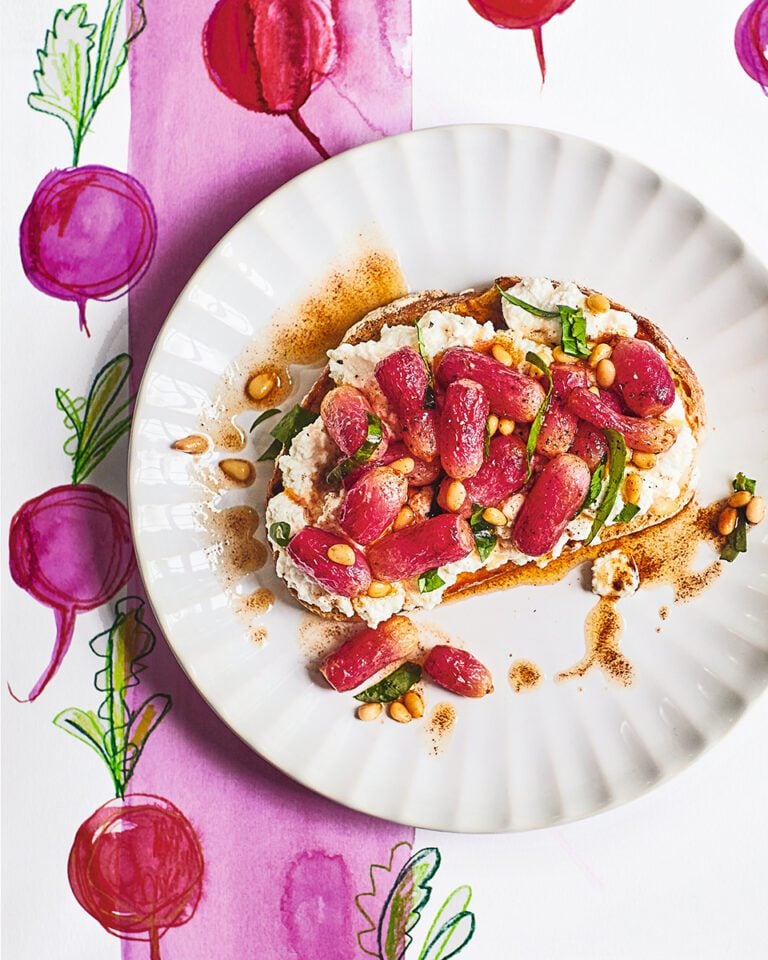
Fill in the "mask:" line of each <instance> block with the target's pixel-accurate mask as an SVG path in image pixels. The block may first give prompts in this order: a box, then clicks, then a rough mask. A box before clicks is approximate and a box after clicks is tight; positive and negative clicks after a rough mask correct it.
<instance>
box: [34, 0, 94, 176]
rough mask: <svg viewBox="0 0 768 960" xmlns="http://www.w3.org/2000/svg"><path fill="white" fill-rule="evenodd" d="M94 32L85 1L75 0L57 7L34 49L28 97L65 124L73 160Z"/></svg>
mask: <svg viewBox="0 0 768 960" xmlns="http://www.w3.org/2000/svg"><path fill="white" fill-rule="evenodd" d="M95 33H96V24H95V23H88V10H87V9H86V6H85V4H82V3H78V4H76V5H75V6H74V7H72V8H71V9H70V10H68V11H64V10H57V11H56V15H55V16H54V18H53V25H52V27H51V28H50V30H48V31H47V32H46V34H45V45H44V46H43V48H42V49H41V50H38V51H37V61H38V66H37V70H35V72H34V78H35V89H34V90H33V91H32V93H30V95H29V96H28V97H27V103H28V104H29V105H30V107H32V109H33V110H38V111H40V113H48V114H50V115H51V116H52V117H58V118H59V120H62V121H63V122H64V123H65V124H66V125H67V128H68V129H69V133H70V136H71V137H72V144H73V146H74V149H75V163H77V154H78V153H79V149H80V143H81V141H82V138H83V133H84V131H83V117H84V114H85V110H86V106H85V104H86V98H87V96H88V88H89V85H90V75H91V50H92V49H93V47H94V39H93V38H94V35H95Z"/></svg>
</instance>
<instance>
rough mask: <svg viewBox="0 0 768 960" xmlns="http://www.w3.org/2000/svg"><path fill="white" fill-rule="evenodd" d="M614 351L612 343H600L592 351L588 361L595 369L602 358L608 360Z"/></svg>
mask: <svg viewBox="0 0 768 960" xmlns="http://www.w3.org/2000/svg"><path fill="white" fill-rule="evenodd" d="M612 353H613V349H612V348H611V345H610V343H598V344H597V346H596V347H595V349H594V350H593V351H592V353H590V355H589V360H588V361H587V363H588V364H589V365H590V367H592V369H593V370H594V369H595V367H596V366H597V365H598V363H600V361H601V360H607V359H608V357H610V355H611V354H612Z"/></svg>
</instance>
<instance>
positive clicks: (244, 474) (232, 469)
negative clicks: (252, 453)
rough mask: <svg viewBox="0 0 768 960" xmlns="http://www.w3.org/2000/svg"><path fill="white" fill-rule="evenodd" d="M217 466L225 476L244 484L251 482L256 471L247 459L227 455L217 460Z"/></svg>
mask: <svg viewBox="0 0 768 960" xmlns="http://www.w3.org/2000/svg"><path fill="white" fill-rule="evenodd" d="M219 467H220V469H221V472H222V473H223V474H224V476H225V477H229V479H230V480H234V481H235V482H236V483H243V484H245V485H246V486H248V485H249V484H251V483H253V480H254V477H255V476H256V471H255V470H254V469H253V464H252V463H251V462H250V461H249V460H240V459H237V458H232V457H228V458H227V459H225V460H220V461H219Z"/></svg>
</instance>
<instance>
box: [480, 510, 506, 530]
mask: <svg viewBox="0 0 768 960" xmlns="http://www.w3.org/2000/svg"><path fill="white" fill-rule="evenodd" d="M483 520H485V522H486V523H490V524H491V526H494V527H505V526H506V525H507V518H506V517H505V516H504V514H503V513H502V512H501V510H497V509H496V507H486V508H485V510H483Z"/></svg>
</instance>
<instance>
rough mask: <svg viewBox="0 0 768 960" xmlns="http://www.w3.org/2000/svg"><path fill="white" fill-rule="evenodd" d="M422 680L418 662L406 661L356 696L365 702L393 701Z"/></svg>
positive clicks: (356, 698)
mask: <svg viewBox="0 0 768 960" xmlns="http://www.w3.org/2000/svg"><path fill="white" fill-rule="evenodd" d="M419 680H421V667H420V666H419V665H418V663H404V664H403V665H402V666H401V667H398V668H397V670H395V671H394V672H393V673H390V674H389V676H388V677H384V679H383V680H379V682H378V683H374V685H373V686H372V687H368V689H367V690H363V691H362V693H358V694H357V695H356V696H355V700H362V702H363V703H391V702H392V701H393V700H397V699H398V697H402V696H403V694H404V693H408V691H409V690H410V689H411V687H412V686H413V685H414V683H418V682H419Z"/></svg>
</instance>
